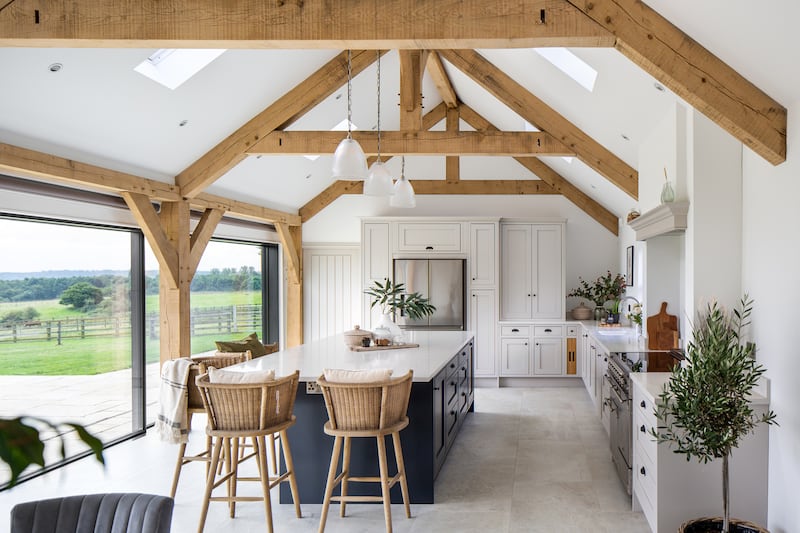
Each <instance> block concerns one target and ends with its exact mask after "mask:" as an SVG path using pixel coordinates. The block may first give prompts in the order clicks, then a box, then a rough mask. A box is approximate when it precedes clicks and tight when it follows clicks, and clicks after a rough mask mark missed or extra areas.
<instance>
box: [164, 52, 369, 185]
mask: <svg viewBox="0 0 800 533" xmlns="http://www.w3.org/2000/svg"><path fill="white" fill-rule="evenodd" d="M384 53H385V52H384ZM376 59H377V56H376V54H375V51H373V50H370V51H366V50H353V52H352V61H351V65H352V69H351V70H352V75H353V76H355V75H356V74H358V73H360V72H361V71H363V70H364V69H365V68H367V67H368V66H370V65H371V64H372V63H373V62H374V61H375V60H376ZM346 82H347V52H346V51H345V52H342V53H341V54H339V55H337V56H336V57H335V58H333V59H331V60H330V61H328V62H327V63H326V64H325V65H323V66H322V67H321V68H320V69H318V70H317V71H316V72H314V73H313V74H312V75H311V76H309V77H308V78H306V79H305V80H303V81H302V82H300V83H299V84H298V85H297V86H295V87H294V88H293V89H292V90H290V91H289V92H287V93H286V94H284V95H283V96H281V97H280V98H278V99H277V100H276V101H275V102H274V103H273V104H272V105H270V106H269V107H267V108H266V109H265V110H264V111H262V112H261V113H259V114H258V115H256V116H255V117H253V118H252V119H250V120H249V121H248V122H247V124H245V125H244V126H242V127H241V128H239V129H237V130H236V131H235V132H233V133H232V134H230V135H229V136H228V137H227V138H226V139H225V140H223V141H222V142H221V143H219V144H218V145H216V146H215V147H214V148H212V149H211V150H209V151H208V152H207V153H206V154H205V155H203V156H202V157H200V159H198V160H197V161H195V162H194V163H192V164H191V165H190V166H189V167H188V168H186V169H185V170H184V171H183V172H181V173H180V174H178V175H177V176H176V177H175V183H176V184H177V185H178V186H179V187H180V190H181V194H182V195H183V196H185V197H187V198H191V197H194V196H197V195H198V194H199V193H200V192H201V191H203V190H204V189H205V188H206V187H208V186H209V185H210V184H212V183H213V182H214V181H216V180H217V179H219V178H220V177H221V176H222V175H223V174H225V172H227V171H228V170H230V169H231V168H233V167H234V166H236V165H237V164H238V163H240V162H241V161H242V160H243V159H244V158H245V157H247V154H246V151H247V149H248V148H249V147H250V146H252V145H253V144H254V143H256V142H258V140H259V139H261V138H262V137H263V136H265V135H267V134H268V133H269V132H271V131H273V130H277V129H282V128H285V127H287V126H289V125H290V124H292V123H293V122H294V121H296V120H297V119H298V118H300V117H301V116H303V115H304V114H305V113H306V112H307V111H308V110H310V109H311V108H313V107H314V106H316V105H317V104H318V103H320V102H321V101H323V100H324V99H325V98H327V97H328V96H330V95H331V94H333V93H334V92H335V91H336V90H337V89H339V88H340V87H341V86H342V85H344V84H345V83H346Z"/></svg>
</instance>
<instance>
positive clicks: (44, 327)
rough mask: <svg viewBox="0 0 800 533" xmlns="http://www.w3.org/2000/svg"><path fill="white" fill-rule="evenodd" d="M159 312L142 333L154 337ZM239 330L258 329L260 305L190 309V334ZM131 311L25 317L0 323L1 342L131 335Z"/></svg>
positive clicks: (147, 319) (152, 315)
mask: <svg viewBox="0 0 800 533" xmlns="http://www.w3.org/2000/svg"><path fill="white" fill-rule="evenodd" d="M159 330H160V328H159V315H158V313H147V314H146V315H145V332H146V333H145V334H146V335H147V336H148V337H150V338H151V339H157V338H158V334H159ZM239 331H247V332H251V331H259V332H260V331H261V305H257V304H244V305H229V306H224V307H200V308H195V309H192V311H191V332H192V333H191V334H192V336H195V335H198V336H199V335H216V334H226V333H236V332H239ZM130 334H131V319H130V314H128V313H126V314H122V315H115V316H109V317H89V316H87V317H73V318H62V319H59V320H35V319H34V320H25V321H22V322H16V323H12V324H5V325H0V343H4V342H12V343H13V342H26V341H55V342H56V343H57V344H61V341H62V340H63V339H85V338H90V337H120V336H130Z"/></svg>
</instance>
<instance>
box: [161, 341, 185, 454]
mask: <svg viewBox="0 0 800 533" xmlns="http://www.w3.org/2000/svg"><path fill="white" fill-rule="evenodd" d="M191 364H192V361H191V360H190V359H189V358H188V357H182V358H180V359H172V360H170V361H166V362H165V363H164V365H163V366H162V367H161V387H160V390H159V394H160V402H159V403H160V410H159V413H158V418H157V419H156V430H157V431H158V434H159V436H160V437H161V440H164V441H167V442H170V443H172V444H179V443H181V442H186V441H187V440H188V436H189V428H188V423H187V411H186V409H187V402H188V401H189V400H188V398H189V392H188V388H187V383H188V381H189V367H190V366H191Z"/></svg>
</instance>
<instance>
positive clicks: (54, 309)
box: [0, 300, 86, 320]
mask: <svg viewBox="0 0 800 533" xmlns="http://www.w3.org/2000/svg"><path fill="white" fill-rule="evenodd" d="M28 307H33V308H34V309H36V310H37V311H39V316H38V318H37V320H59V319H62V318H76V317H77V318H80V317H82V316H86V315H85V313H81V312H80V311H76V310H75V309H73V308H72V307H71V306H68V305H61V304H60V303H58V300H32V301H30V302H0V316H3V315H4V314H6V313H7V312H9V311H12V310H20V309H27V308H28Z"/></svg>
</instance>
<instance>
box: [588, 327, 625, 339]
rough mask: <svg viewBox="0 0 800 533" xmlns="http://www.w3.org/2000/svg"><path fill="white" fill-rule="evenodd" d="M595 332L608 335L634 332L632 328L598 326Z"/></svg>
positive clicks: (620, 335) (617, 335)
mask: <svg viewBox="0 0 800 533" xmlns="http://www.w3.org/2000/svg"><path fill="white" fill-rule="evenodd" d="M595 332H596V333H597V334H598V335H603V336H608V337H622V336H627V335H632V334H633V330H632V329H631V328H597V329H596V330H595Z"/></svg>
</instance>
